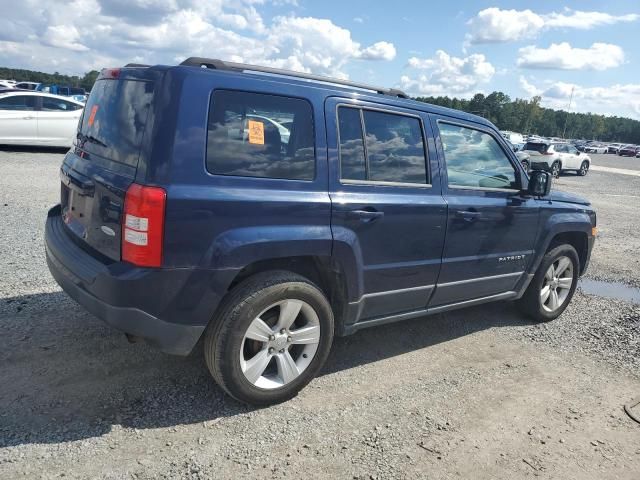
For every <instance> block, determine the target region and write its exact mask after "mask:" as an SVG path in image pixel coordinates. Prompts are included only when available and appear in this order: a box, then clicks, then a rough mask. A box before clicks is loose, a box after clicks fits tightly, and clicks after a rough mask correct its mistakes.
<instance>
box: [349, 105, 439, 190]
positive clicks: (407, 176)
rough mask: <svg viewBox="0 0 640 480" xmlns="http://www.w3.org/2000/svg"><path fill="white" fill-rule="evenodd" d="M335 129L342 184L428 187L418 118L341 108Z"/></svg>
mask: <svg viewBox="0 0 640 480" xmlns="http://www.w3.org/2000/svg"><path fill="white" fill-rule="evenodd" d="M363 125H364V142H363V131H362V126H363ZM338 128H339V134H340V169H341V172H340V173H341V178H342V179H343V180H367V181H372V182H393V183H416V184H422V185H425V184H426V183H427V167H426V162H427V159H426V155H425V146H424V138H423V135H422V125H421V122H420V120H419V119H418V118H416V117H410V116H407V115H398V114H394V113H387V112H380V111H377V110H367V109H362V110H361V109H355V108H348V107H341V108H339V109H338Z"/></svg>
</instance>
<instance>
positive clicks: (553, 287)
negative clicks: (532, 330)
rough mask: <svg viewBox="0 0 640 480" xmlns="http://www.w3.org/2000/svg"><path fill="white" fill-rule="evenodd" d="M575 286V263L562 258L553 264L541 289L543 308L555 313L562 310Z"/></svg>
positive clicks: (545, 276)
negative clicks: (572, 287)
mask: <svg viewBox="0 0 640 480" xmlns="http://www.w3.org/2000/svg"><path fill="white" fill-rule="evenodd" d="M572 285H573V263H572V262H571V260H570V259H569V257H565V256H562V257H560V258H558V259H557V260H556V261H555V262H553V263H552V264H551V265H550V266H549V268H548V269H547V271H546V273H545V274H544V281H543V282H542V288H541V289H540V303H541V305H542V308H543V309H544V310H545V311H546V312H549V313H553V312H555V311H556V310H558V309H559V308H561V307H562V306H563V305H564V303H565V301H566V300H567V298H568V297H569V293H570V292H571V286H572Z"/></svg>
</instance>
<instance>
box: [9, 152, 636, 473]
mask: <svg viewBox="0 0 640 480" xmlns="http://www.w3.org/2000/svg"><path fill="white" fill-rule="evenodd" d="M61 159H62V155H61V154H60V153H56V152H31V151H21V152H9V151H0V209H1V210H0V212H2V217H1V218H2V222H1V223H0V278H2V282H1V283H0V326H1V328H2V332H3V335H2V336H0V478H11V479H13V478H59V477H62V476H64V477H65V478H108V479H121V478H122V479H124V478H189V479H200V478H216V479H218V478H287V477H289V478H301V477H304V478H358V479H359V478H362V479H371V478H379V479H383V478H384V479H386V478H416V477H421V478H424V477H429V478H504V479H512V478H527V477H531V478H533V477H538V478H576V479H602V478H612V479H613V478H615V479H616V480H619V479H634V480H637V478H639V476H640V443H639V442H638V438H639V435H640V425H638V424H635V423H634V422H632V421H631V420H630V419H629V418H628V417H627V416H626V415H625V414H624V412H623V411H622V408H621V407H622V405H623V404H624V403H626V402H627V401H629V400H630V399H631V398H634V397H637V396H639V395H640V373H639V372H640V368H639V367H640V306H638V305H633V304H631V303H626V302H622V301H618V300H614V299H610V298H605V297H602V296H596V295H586V294H583V293H581V292H580V291H579V292H578V293H577V294H576V296H575V298H574V301H573V302H572V304H571V305H570V307H569V308H568V309H567V311H566V312H565V314H564V315H563V316H562V317H561V318H560V319H559V320H557V321H555V322H552V323H549V324H544V325H532V324H530V323H529V322H527V321H526V320H524V319H523V318H522V316H521V315H519V314H518V312H517V311H516V310H515V309H514V308H513V306H512V305H511V304H507V303H498V304H493V305H487V306H483V307H477V308H472V309H467V310H460V311H456V312H452V313H449V314H443V315H437V316H433V317H428V318H425V319H418V320H413V321H409V322H403V323H398V324H393V325H387V326H382V327H379V328H374V329H369V330H365V331H362V332H359V333H358V334H356V335H354V336H351V337H348V338H342V339H337V340H336V342H335V345H334V349H333V350H332V354H331V356H330V358H329V362H328V365H327V366H326V368H325V369H324V371H323V373H322V375H320V376H319V377H318V378H317V379H316V380H314V381H313V382H312V383H311V384H310V385H309V386H308V387H307V388H306V389H305V390H304V391H303V392H302V393H301V394H300V395H299V396H298V397H297V398H295V399H293V400H292V401H290V402H287V403H285V404H282V405H278V406H275V407H271V408H266V409H252V408H248V407H246V406H243V405H240V404H238V403H237V402H235V401H233V400H231V399H229V398H228V397H226V396H225V395H224V394H223V393H222V391H221V390H220V389H219V388H218V387H217V386H216V385H215V384H214V383H213V382H212V380H211V379H210V377H209V374H208V372H207V370H206V368H205V367H204V365H203V361H202V352H200V351H197V352H194V354H192V355H191V356H190V357H187V358H180V357H172V356H168V355H165V354H162V353H160V352H158V351H156V350H154V349H152V348H150V347H148V346H146V345H144V344H135V345H130V344H128V343H127V342H126V340H125V339H124V336H123V335H122V334H119V333H118V332H115V331H114V330H112V329H110V328H108V327H107V326H105V325H104V324H102V323H101V322H100V321H99V320H97V319H95V318H94V317H92V316H91V315H89V314H87V313H86V312H85V311H84V310H83V309H82V308H81V307H79V306H78V305H76V304H75V303H74V302H73V301H72V300H70V299H69V298H68V297H67V296H66V295H65V294H64V293H62V292H61V291H60V289H59V288H58V287H57V285H56V284H55V282H54V281H53V280H52V279H51V278H50V276H49V274H48V271H47V269H46V265H45V262H44V255H43V247H42V242H43V238H42V237H43V232H42V228H43V223H44V216H45V214H46V210H47V208H48V207H49V206H50V205H52V204H54V203H56V202H57V197H58V195H59V192H58V188H59V187H58V182H59V180H58V173H57V170H58V167H59V164H60V161H61ZM596 162H597V160H595V159H594V163H596ZM596 164H599V163H596ZM639 182H640V179H639V178H637V177H631V176H624V175H617V174H607V173H602V172H591V173H589V175H588V176H587V177H585V178H578V177H575V176H573V175H571V174H567V175H565V176H563V177H562V178H561V179H560V180H559V181H558V182H557V184H556V188H561V189H565V190H569V191H572V192H575V193H579V194H582V195H584V196H587V197H589V198H590V199H592V201H593V203H594V205H595V206H596V208H597V209H598V221H599V224H600V231H601V233H600V238H599V240H598V242H597V244H596V245H597V247H596V250H595V252H594V258H593V261H592V266H591V268H590V271H589V276H590V277H592V278H596V279H603V280H613V281H621V282H624V283H626V284H629V285H636V286H638V285H640V268H639V266H638V263H637V260H635V258H634V255H633V254H634V253H635V252H637V251H638V247H639V246H640V245H638V243H640V240H639V238H638V236H637V235H636V234H635V231H636V228H637V227H636V225H637V223H638V220H640V213H639V212H640V209H639V208H638V207H640V199H639V198H638V192H639V191H640V189H639V188H638V187H639V186H640V183H639ZM25 185H28V189H27V188H26V187H25ZM27 190H28V192H29V193H28V194H27V193H25V192H26V191H27ZM632 252H633V253H632ZM634 262H635V263H634Z"/></svg>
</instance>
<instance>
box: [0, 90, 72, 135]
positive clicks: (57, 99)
mask: <svg viewBox="0 0 640 480" xmlns="http://www.w3.org/2000/svg"><path fill="white" fill-rule="evenodd" d="M83 108H84V104H82V103H80V102H77V101H75V100H73V99H72V98H69V97H61V96H58V95H51V94H49V93H42V92H32V91H15V92H5V93H0V145H28V146H48V147H70V146H71V144H72V143H73V139H74V138H75V136H76V131H77V129H78V120H79V118H80V116H81V115H82V109H83Z"/></svg>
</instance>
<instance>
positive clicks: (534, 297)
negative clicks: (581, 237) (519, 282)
mask: <svg viewBox="0 0 640 480" xmlns="http://www.w3.org/2000/svg"><path fill="white" fill-rule="evenodd" d="M579 272H580V260H579V258H578V253H577V252H576V250H575V248H573V247H572V246H571V245H567V244H564V245H559V246H557V247H555V248H553V249H552V250H550V251H548V252H547V253H546V254H545V256H544V258H543V259H542V262H540V266H539V267H538V270H537V272H536V274H535V275H534V277H533V280H531V283H530V284H529V286H528V287H527V290H526V291H525V293H524V295H523V296H522V298H521V299H520V300H518V307H519V308H520V310H521V311H522V312H523V313H524V314H525V315H527V316H528V317H529V318H531V319H532V320H534V321H536V322H550V321H551V320H555V319H556V318H558V317H559V316H560V315H562V312H564V311H565V309H566V308H567V306H568V305H569V302H571V298H573V294H574V293H575V290H576V287H577V285H578V275H579Z"/></svg>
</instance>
